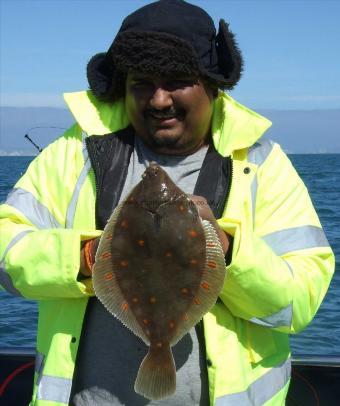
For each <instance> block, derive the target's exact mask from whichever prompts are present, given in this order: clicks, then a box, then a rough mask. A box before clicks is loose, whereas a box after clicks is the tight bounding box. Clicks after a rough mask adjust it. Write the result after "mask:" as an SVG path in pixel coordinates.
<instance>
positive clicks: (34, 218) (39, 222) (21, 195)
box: [5, 188, 61, 229]
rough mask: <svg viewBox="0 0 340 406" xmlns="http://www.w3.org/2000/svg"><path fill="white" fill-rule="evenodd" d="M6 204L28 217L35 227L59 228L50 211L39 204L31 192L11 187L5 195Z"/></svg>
mask: <svg viewBox="0 0 340 406" xmlns="http://www.w3.org/2000/svg"><path fill="white" fill-rule="evenodd" d="M5 204H8V205H10V206H12V207H14V208H15V209H17V210H19V211H21V213H22V214H23V215H24V216H25V217H27V218H28V220H29V221H30V222H31V223H32V224H33V225H34V226H36V227H37V228H39V229H42V228H60V227H61V225H60V224H59V223H58V221H57V220H56V219H55V218H54V216H53V215H52V214H51V213H50V211H49V210H48V208H47V207H46V206H44V205H43V204H41V203H40V202H39V201H38V200H37V199H36V197H34V196H33V195H32V193H30V192H28V191H27V190H24V189H20V188H18V189H13V190H12V191H11V192H10V194H9V195H8V197H7V200H6V202H5Z"/></svg>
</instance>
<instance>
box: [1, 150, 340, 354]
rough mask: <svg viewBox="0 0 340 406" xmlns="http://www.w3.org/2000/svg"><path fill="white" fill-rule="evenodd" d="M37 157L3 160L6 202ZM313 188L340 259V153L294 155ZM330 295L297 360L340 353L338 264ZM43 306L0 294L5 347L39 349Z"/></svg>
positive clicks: (297, 341) (297, 347) (299, 344)
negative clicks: (37, 331)
mask: <svg viewBox="0 0 340 406" xmlns="http://www.w3.org/2000/svg"><path fill="white" fill-rule="evenodd" d="M32 159H33V157H0V201H3V200H5V199H6V196H7V194H8V193H9V191H10V190H11V188H12V187H13V186H14V184H15V182H16V181H17V180H18V179H19V177H20V176H21V175H22V174H23V172H25V170H26V168H27V166H28V165H29V163H30V162H31V161H32ZM290 159H291V160H292V162H293V164H294V166H295V168H296V169H297V171H298V172H299V174H300V176H301V177H302V179H303V180H304V182H305V184H306V185H307V187H308V189H309V192H310V195H311V198H312V200H313V203H314V205H315V207H316V210H317V212H318V214H319V217H320V220H321V223H322V225H323V227H324V229H325V232H326V235H327V238H328V240H329V242H330V244H331V246H332V248H333V250H334V252H335V255H336V258H340V215H339V209H340V207H339V202H340V155H336V154H334V155H332V154H315V155H290ZM336 269H337V271H336V273H335V275H334V277H333V280H332V283H331V285H330V288H329V291H328V293H327V295H326V298H325V300H324V302H323V303H322V305H321V307H320V309H319V312H318V313H317V315H316V317H315V318H314V320H313V322H312V323H311V324H310V325H309V326H308V327H307V328H306V329H305V330H304V331H303V332H302V333H300V334H298V335H292V336H291V345H292V353H293V355H294V356H296V355H301V354H309V355H316V354H320V355H340V294H339V292H340V272H339V269H340V268H339V263H337V265H336ZM37 313H38V312H37V304H36V303H35V302H33V301H29V300H24V299H20V298H17V297H13V296H10V295H9V294H7V293H6V292H2V291H0V347H17V346H19V347H34V346H35V335H36V328H37Z"/></svg>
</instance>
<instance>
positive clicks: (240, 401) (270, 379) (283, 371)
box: [215, 359, 291, 406]
mask: <svg viewBox="0 0 340 406" xmlns="http://www.w3.org/2000/svg"><path fill="white" fill-rule="evenodd" d="M290 374H291V362H290V359H287V360H286V361H285V362H284V363H283V364H281V365H278V366H277V367H274V368H272V369H271V370H270V371H268V372H267V373H266V374H264V375H263V376H261V377H260V378H259V379H257V380H256V381H255V382H253V383H252V384H251V385H250V386H249V387H248V389H247V390H246V391H244V392H238V393H233V394H231V395H225V396H221V397H219V398H217V399H216V402H215V406H260V405H263V404H264V403H265V402H267V401H268V400H270V399H271V398H272V397H273V396H275V395H276V394H277V393H278V392H279V391H280V390H281V389H283V388H284V387H285V385H286V384H287V383H288V381H289V379H290Z"/></svg>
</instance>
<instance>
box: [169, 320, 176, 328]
mask: <svg viewBox="0 0 340 406" xmlns="http://www.w3.org/2000/svg"><path fill="white" fill-rule="evenodd" d="M169 327H170V328H174V327H175V323H174V322H173V321H172V320H170V321H169Z"/></svg>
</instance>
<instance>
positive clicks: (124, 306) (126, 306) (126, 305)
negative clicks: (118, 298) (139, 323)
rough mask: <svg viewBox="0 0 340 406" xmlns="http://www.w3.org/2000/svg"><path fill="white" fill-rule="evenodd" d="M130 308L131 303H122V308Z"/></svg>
mask: <svg viewBox="0 0 340 406" xmlns="http://www.w3.org/2000/svg"><path fill="white" fill-rule="evenodd" d="M128 308H129V305H128V304H127V303H126V302H125V303H123V304H122V310H123V311H124V312H126V311H127V310H128Z"/></svg>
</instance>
